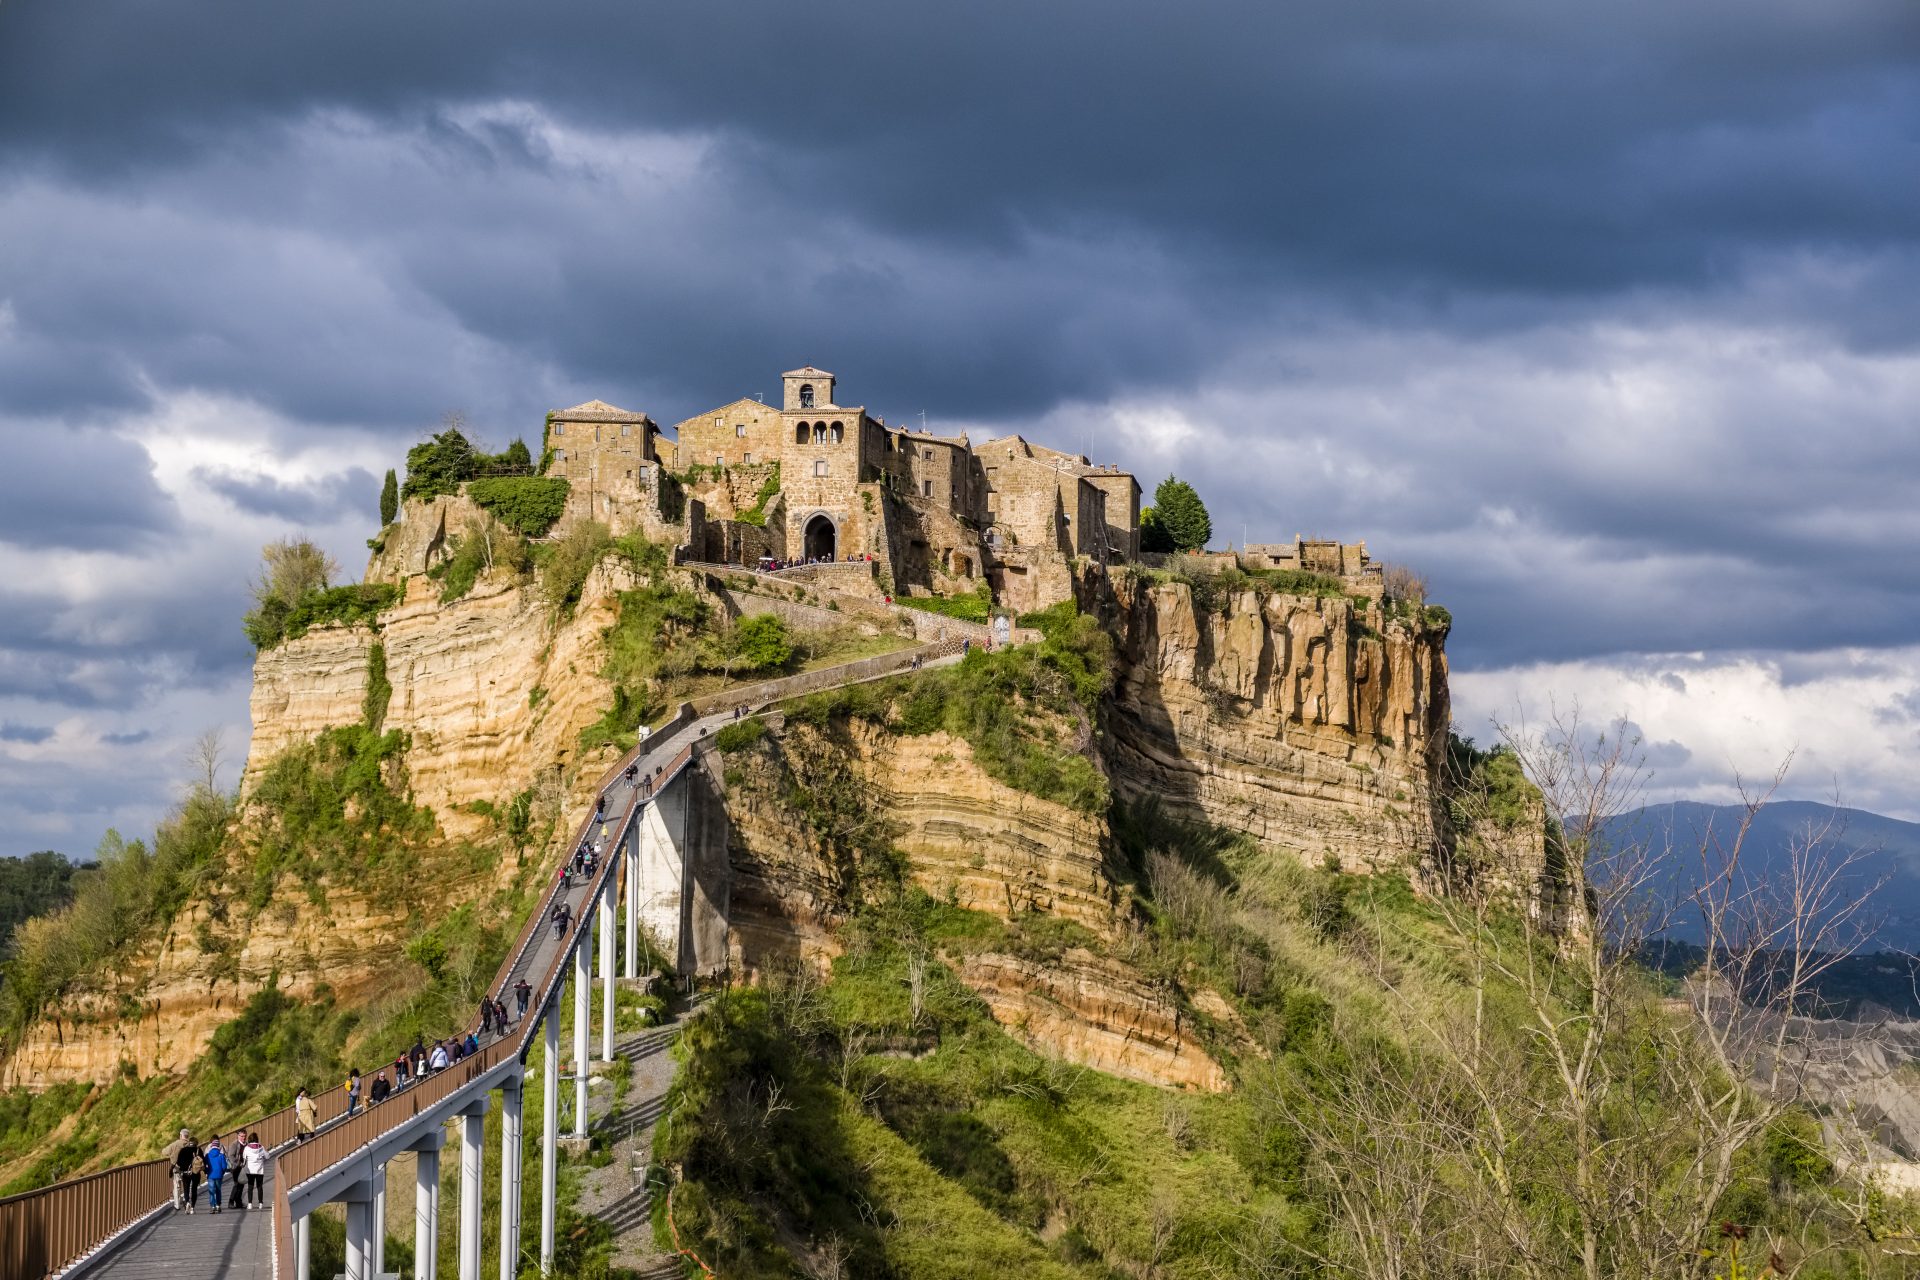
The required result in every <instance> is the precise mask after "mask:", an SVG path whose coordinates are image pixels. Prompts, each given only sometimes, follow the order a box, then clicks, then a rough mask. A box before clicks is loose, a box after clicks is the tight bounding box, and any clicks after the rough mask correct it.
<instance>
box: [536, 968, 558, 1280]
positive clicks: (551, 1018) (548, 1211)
mask: <svg viewBox="0 0 1920 1280" xmlns="http://www.w3.org/2000/svg"><path fill="white" fill-rule="evenodd" d="M541 1019H542V1021H543V1022H544V1024H545V1026H546V1031H547V1044H546V1049H547V1054H546V1063H545V1064H544V1066H543V1067H542V1069H541V1076H542V1081H543V1084H544V1086H545V1097H544V1098H543V1099H542V1102H543V1104H544V1106H545V1111H544V1112H543V1115H544V1117H545V1119H546V1125H545V1127H544V1128H542V1129H541V1131H540V1274H541V1275H551V1274H552V1273H553V1201H554V1195H555V1191H556V1187H557V1184H558V1181H559V1173H560V1004H559V1001H557V1000H553V999H549V1000H548V1001H547V1007H546V1010H545V1011H544V1012H543V1013H542V1014H541Z"/></svg>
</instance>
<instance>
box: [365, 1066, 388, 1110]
mask: <svg viewBox="0 0 1920 1280" xmlns="http://www.w3.org/2000/svg"><path fill="white" fill-rule="evenodd" d="M392 1092H393V1086H392V1085H391V1084H388V1083H387V1073H386V1072H384V1071H382V1072H380V1073H379V1074H378V1075H376V1076H374V1078H373V1083H372V1084H370V1085H368V1086H367V1105H368V1106H369V1107H377V1106H379V1105H380V1104H381V1103H383V1102H385V1101H386V1100H387V1097H388V1095H390V1094H391V1093H392Z"/></svg>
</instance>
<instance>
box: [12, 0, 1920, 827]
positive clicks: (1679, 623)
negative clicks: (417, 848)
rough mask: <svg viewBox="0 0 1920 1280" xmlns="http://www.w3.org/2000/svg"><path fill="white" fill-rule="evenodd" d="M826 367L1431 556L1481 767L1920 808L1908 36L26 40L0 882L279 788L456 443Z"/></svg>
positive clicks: (536, 28)
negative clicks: (331, 643)
mask: <svg viewBox="0 0 1920 1280" xmlns="http://www.w3.org/2000/svg"><path fill="white" fill-rule="evenodd" d="M807 361H811V362H814V363H817V364H820V365H823V366H825V367H827V368H831V369H833V370H835V371H836V372H837V373H838V374H839V375H840V377H841V386H842V388H843V391H844V392H845V398H847V399H850V400H853V401H856V402H862V403H865V404H866V405H868V406H869V407H870V408H872V409H874V410H875V411H877V412H879V413H882V414H885V415H886V416H888V417H889V418H891V419H894V420H906V419H914V420H917V419H918V416H919V414H920V413H921V412H923V411H924V412H925V414H926V415H927V422H928V424H929V425H930V426H933V427H935V428H937V429H944V430H949V431H957V430H960V429H963V428H964V429H969V430H974V431H1005V430H1019V431H1023V432H1027V433H1030V434H1032V435H1033V436H1035V437H1037V438H1039V439H1041V440H1043V441H1046V442H1049V443H1052V444H1055V445H1057V446H1063V447H1072V448H1083V449H1090V450H1091V451H1092V452H1093V453H1094V454H1095V455H1096V456H1098V457H1101V458H1111V459H1116V460H1118V461H1121V462H1123V463H1125V464H1128V465H1130V466H1131V467H1132V468H1133V469H1134V470H1135V471H1137V472H1138V473H1139V474H1140V476H1141V478H1142V480H1143V481H1144V482H1145V483H1146V484H1147V486H1148V488H1149V489H1151V486H1152V484H1153V482H1154V481H1156V480H1157V479H1158V478H1160V477H1161V476H1164V475H1166V474H1167V473H1168V472H1170V471H1174V472H1178V473H1179V474H1180V475H1181V476H1183V477H1185V478H1188V479H1190V480H1192V481H1193V482H1194V483H1195V484H1196V485H1197V486H1198V487H1199V489H1200V491H1201V493H1202V494H1203V496H1204V497H1205V498H1206V499H1207V500H1208V502H1209V504H1210V505H1211V507H1212V509H1213V511H1214V515H1215V526H1216V533H1217V535H1218V540H1219V541H1222V542H1225V541H1233V542H1236V543H1237V542H1239V541H1241V540H1242V539H1243V538H1251V539H1253V540H1255V541H1258V540H1261V539H1265V538H1276V537H1277V538H1288V537H1291V536H1292V535H1293V534H1295V533H1296V532H1299V533H1306V534H1309V535H1339V536H1342V537H1348V538H1365V539H1366V540H1367V542H1368V545H1369V547H1370V549H1371V550H1372V551H1373V552H1374V554H1375V555H1376V556H1379V557H1383V558H1386V559H1390V560H1396V561H1403V562H1407V563H1410V564H1413V565H1415V566H1417V567H1419V568H1420V569H1422V570H1423V571H1424V572H1425V573H1426V575H1427V576H1428V578H1429V579H1430V581H1431V583H1432V588H1433V592H1434V595H1435V596H1436V597H1437V598H1438V599H1440V600H1442V601H1444V602H1445V603H1447V604H1448V605H1450V606H1451V607H1452V609H1453V611H1454V616H1455V618H1456V620H1457V625H1456V629H1455V631H1454V638H1453V641H1452V643H1451V646H1450V648H1451V653H1452V656H1453V661H1454V670H1455V672H1456V682H1455V696H1456V703H1457V707H1458V718H1459V720H1460V722H1461V725H1462V728H1463V729H1464V730H1465V731H1467V732H1470V733H1473V734H1475V736H1477V737H1479V738H1480V739H1481V740H1482V741H1486V740H1488V738H1489V737H1490V733H1489V730H1488V729H1487V725H1488V722H1489V718H1490V717H1492V716H1494V715H1496V714H1511V713H1512V711H1513V709H1514V708H1515V707H1516V706H1519V707H1524V708H1525V709H1526V711H1527V713H1528V714H1529V715H1531V716H1533V717H1535V718H1538V717H1539V716H1540V715H1542V714H1544V713H1545V711H1546V709H1547V708H1548V707H1549V706H1551V705H1553V704H1554V703H1556V702H1558V703H1560V704H1562V705H1564V704H1567V703H1571V702H1574V701H1578V702H1579V703H1580V704H1581V705H1582V707H1583V708H1584V709H1585V712H1586V714H1587V715H1588V716H1589V717H1590V718H1603V719H1611V718H1614V717H1621V718H1625V719H1627V720H1629V721H1631V722H1632V723H1633V724H1634V725H1635V726H1636V727H1637V728H1638V729H1639V730H1640V731H1641V732H1642V733H1643V734H1644V736H1645V739H1646V741H1647V743H1648V744H1649V746H1650V748H1651V756H1652V759H1653V762H1654V764H1655V765H1656V767H1657V769H1658V779H1657V784H1658V786H1659V787H1660V788H1662V789H1663V790H1664V791H1666V792H1670V793H1673V794H1680V795H1689V796H1700V797H1705V798H1723V797H1724V796H1725V794H1726V784H1727V781H1728V778H1729V776H1730V774H1731V773H1732V771H1734V770H1736V769H1738V770H1744V771H1747V772H1757V771H1764V770H1765V769H1767V768H1768V767H1769V766H1770V765H1771V764H1772V763H1774V762H1776V761H1777V760H1778V759H1779V758H1780V757H1781V756H1783V755H1784V754H1786V753H1787V752H1788V751H1792V750H1797V752H1798V756H1797V766H1796V771H1795V774H1794V778H1793V786H1792V790H1793V791H1794V792H1795V793H1796V794H1802V795H1810V796H1820V795H1825V794H1829V793H1831V792H1832V791H1834V789H1835V788H1836V787H1837V789H1838V792H1839V794H1840V795H1841V796H1842V798H1843V799H1844V800H1845V801H1846V802H1848V803H1853V804H1857V805H1860V806H1862V807H1867V808H1874V809H1878V810H1881V811H1883V812H1886V813H1891V814H1894V815H1897V816H1904V817H1909V818H1920V775H1917V774H1916V770H1915V752H1916V747H1920V635H1916V633H1915V623H1916V620H1917V619H1920V502H1916V497H1920V495H1917V494H1916V479H1920V10H1916V9H1915V7H1914V6H1913V4H1912V2H1911V0H1821V3H1819V4H1807V3H1802V2H1801V0H1794V2H1793V3H1787V2H1786V0H1689V2H1688V3H1685V4H1675V3H1673V2H1672V0H1615V2H1614V3H1610V4H1605V5H1584V6H1573V5H1562V4H1542V3H1539V0H1453V2H1452V3H1448V4H1443V5H1435V4H1419V3H1413V2H1412V0H1398V2H1396V3H1380V2H1378V0H1342V2H1341V3H1337V4H1299V3H1283V4H1273V3H1246V4H1198V5H1193V4H1186V5H1170V4H1151V5H1149V4H1136V3H1131V2H1130V0H1126V2H1122V3H1115V2H1114V0H1099V2H1097V3H1096V2H1094V0H1049V3H1047V4H1044V5H1034V4H1030V3H1024V2H1022V3H1015V2H1013V0H982V2H980V3H973V4H965V5H903V4H878V3H870V2H869V3H857V2H854V3H850V2H842V0H814V3H810V4H805V5H799V4H742V3H729V2H728V0H720V2H719V3H713V4H705V5H666V4H651V3H636V2H635V0H603V2H595V3H581V2H575V3H557V4H551V5H543V6H538V7H535V8H528V7H527V6H524V5H509V4H500V3H495V2H493V0H462V2H461V3H448V2H446V0H409V3H407V4H404V5H393V4H386V3H381V4H374V3H366V2H364V0H336V2H335V3H330V4H326V5H299V6H282V5H262V4H259V3H257V0H196V2H195V3H191V4H179V3H174V4H160V3H155V2H153V0H89V3H87V4H85V5H74V4H61V3H58V2H57V0H4V2H0V438H3V439H4V441H5V443H6V446H7V453H8V455H9V456H8V457H7V459H6V461H5V464H4V465H0V853H17V852H24V851H26V850H30V849H35V848H41V847H53V848H57V849H61V850H63V851H68V852H84V851H86V850H88V849H90V848H91V847H92V845H93V844H94V843H95V841H96V840H97V839H98V837H99V835H100V833H101V831H102V830H103V829H104V828H105V827H106V826H108V825H110V824H117V825H118V826H120V827H121V828H122V829H123V830H125V831H127V832H129V833H134V832H145V831H148V830H150V829H151V827H152V825H153V823H154V820H155V819H156V817H157V816H158V814H159V813H160V812H161V811H162V810H163V809H164V807H165V805H166V804H167V803H168V802H169V800H170V798H171V797H172V796H173V795H174V794H175V793H176V792H177V790H178V787H179V785H180V780H181V778H182V777H183V776H184V773H185V770H184V767H183V765H182V763H181V756H182V753H183V750H184V747H185V744H186V741H187V740H188V739H190V738H191V737H192V736H193V735H194V734H196V733H197V732H199V731H200V730H202V729H204V728H206V727H209V726H213V725H224V726H227V727H228V733H229V737H230V739H231V740H232V741H233V742H234V743H235V744H236V748H237V747H238V744H240V743H243V742H244V739H245V733H246V693H247V687H248V678H249V663H250V653H249V649H248V646H247V644H246V642H245V640H244V638H243V636H242V634H241V632H240V628H239V621H238V619H239V615H240V613H241V611H242V609H243V607H244V605H243V599H244V581H245V578H246V576H247V574H248V572H249V570H250V569H251V567H252V564H253V561H254V558H255V553H256V550H257V548H258V546H259V544H260V543H261V542H263V541H265V540H266V539H268V538H271V537H274V536H277V535H279V534H280V533H282V532H285V531H288V530H296V529H297V530H307V531H310V532H311V533H313V534H315V535H316V536H318V537H319V538H321V539H322V540H324V541H325V542H326V543H327V544H328V545H329V546H330V547H331V548H333V550H334V552H335V554H336V555H337V556H338V557H339V558H340V559H341V560H342V561H343V562H345V563H347V564H349V565H352V566H354V567H356V568H357V567H358V566H359V565H360V564H362V563H364V558H365V551H364V546H363V542H364V539H365V538H366V537H367V536H368V534H369V533H371V532H372V529H373V526H374V524H375V522H376V519H377V517H376V502H375V499H376V493H377V482H376V477H377V476H378V475H379V474H380V473H381V472H382V471H383V470H384V469H385V468H387V467H389V466H393V465H395V464H396V463H398V462H399V460H400V458H401V455H402V453H403V451H404V449H405V448H406V446H407V445H409V444H410V443H412V442H414V441H415V440H417V439H418V438H419V437H420V436H421V435H422V433H423V432H424V431H426V430H427V429H428V428H429V427H431V426H432V425H433V424H435V423H436V422H437V421H438V419H439V418H440V416H441V415H442V414H443V413H445V412H446V411H448V410H458V411H461V412H463V413H465V414H466V416H467V417H468V419H469V420H470V421H471V422H472V423H473V424H474V425H475V426H476V427H477V428H478V430H479V432H480V434H481V435H482V437H483V438H484V439H485V440H486V441H487V442H489V443H490V444H492V445H493V446H494V447H500V446H503V445H504V444H505V443H506V441H507V440H509V439H510V438H512V437H513V436H514V435H517V434H524V435H529V436H535V437H536V438H537V432H538V430H539V424H540V420H541V415H542V414H543V412H544V411H545V410H547V409H550V408H554V407H559V406H564V405H570V404H574V403H577V402H579V401H581V400H585V399H588V398H591V397H596V396H597V397H600V398H602V399H606V400H610V401H612V402H614V403H616V404H619V405H622V406H625V407H628V408H633V409H640V410H645V411H647V412H648V413H651V414H652V415H653V416H654V417H655V418H656V419H659V420H662V421H667V422H671V421H674V420H676V419H678V418H680V417H682V416H685V415H687V414H690V413H692V412H694V411H696V410H698V409H700V408H703V407H705V406H707V405H710V404H713V403H718V402H721V401H725V400H729V399H732V398H734V397H735V396H738V395H742V394H745V393H750V392H754V391H763V392H773V391H775V390H776V389H777V382H776V377H775V375H776V374H777V373H778V372H779V371H780V370H781V369H784V368H788V367H791V366H793V365H796V364H800V363H802V362H807ZM236 754H238V752H237V750H236Z"/></svg>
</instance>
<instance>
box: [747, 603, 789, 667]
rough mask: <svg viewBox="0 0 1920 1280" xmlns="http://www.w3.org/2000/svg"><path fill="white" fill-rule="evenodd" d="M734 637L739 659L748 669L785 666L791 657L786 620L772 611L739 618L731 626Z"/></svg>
mask: <svg viewBox="0 0 1920 1280" xmlns="http://www.w3.org/2000/svg"><path fill="white" fill-rule="evenodd" d="M733 640H734V645H735V648H736V649H737V651H738V653H739V655H740V661H741V663H742V664H743V665H744V666H745V667H746V668H747V670H749V671H765V670H767V669H769V668H772V667H784V666H786V665H787V663H788V662H790V661H792V659H793V641H792V639H791V638H790V637H789V636H788V635H787V624H786V623H785V622H782V621H781V620H780V618H779V617H778V616H777V615H775V614H771V613H757V614H755V615H753V616H752V617H751V618H742V619H741V620H740V625H739V626H737V627H735V628H734V631H733Z"/></svg>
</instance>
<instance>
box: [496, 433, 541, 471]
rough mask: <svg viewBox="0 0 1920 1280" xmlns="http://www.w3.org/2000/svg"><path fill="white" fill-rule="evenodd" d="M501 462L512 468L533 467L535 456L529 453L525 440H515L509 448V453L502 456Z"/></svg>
mask: <svg viewBox="0 0 1920 1280" xmlns="http://www.w3.org/2000/svg"><path fill="white" fill-rule="evenodd" d="M499 461H501V462H504V463H506V464H507V465H508V466H512V467H531V466H532V465H533V455H532V454H531V453H528V452H527V442H526V441H525V440H515V441H514V442H513V443H512V444H510V445H508V446H507V451H506V452H505V453H503V454H501V455H500V458H499Z"/></svg>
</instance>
